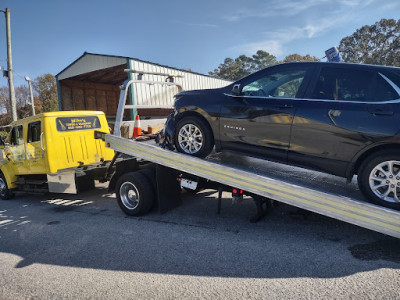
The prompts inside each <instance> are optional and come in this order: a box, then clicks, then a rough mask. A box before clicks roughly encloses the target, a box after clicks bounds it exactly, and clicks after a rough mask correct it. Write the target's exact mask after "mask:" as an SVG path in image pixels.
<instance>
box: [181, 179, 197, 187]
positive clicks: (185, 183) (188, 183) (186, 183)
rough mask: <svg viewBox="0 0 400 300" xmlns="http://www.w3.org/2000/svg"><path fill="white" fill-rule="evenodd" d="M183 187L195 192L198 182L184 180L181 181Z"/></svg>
mask: <svg viewBox="0 0 400 300" xmlns="http://www.w3.org/2000/svg"><path fill="white" fill-rule="evenodd" d="M181 187H183V188H185V189H189V190H195V189H196V188H197V182H196V181H191V180H187V179H182V180H181Z"/></svg>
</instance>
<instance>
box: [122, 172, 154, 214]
mask: <svg viewBox="0 0 400 300" xmlns="http://www.w3.org/2000/svg"><path fill="white" fill-rule="evenodd" d="M115 193H116V195H117V201H118V205H119V206H120V207H121V209H122V210H123V212H124V213H125V214H127V215H129V216H139V215H144V214H146V213H148V212H149V211H150V210H151V209H152V208H153V204H154V191H153V187H152V185H151V183H150V181H149V180H148V179H147V177H146V176H145V175H144V174H142V173H141V172H130V173H126V174H124V175H122V176H121V177H120V178H119V179H118V180H117V184H116V188H115Z"/></svg>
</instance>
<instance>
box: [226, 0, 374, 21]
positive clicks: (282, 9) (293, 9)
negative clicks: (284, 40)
mask: <svg viewBox="0 0 400 300" xmlns="http://www.w3.org/2000/svg"><path fill="white" fill-rule="evenodd" d="M374 1H376V0H337V1H336V2H334V3H335V5H336V6H337V8H338V9H339V10H340V9H349V8H354V7H357V6H362V7H365V6H367V5H369V4H370V3H372V2H374ZM332 3H333V1H330V0H286V1H285V0H272V1H268V2H267V3H265V4H263V5H259V6H258V7H257V5H251V4H249V5H248V6H249V7H252V9H246V8H242V7H241V8H240V9H238V10H236V11H233V12H232V13H230V14H229V15H224V16H223V19H224V20H227V21H231V22H236V21H240V20H243V19H247V18H267V17H271V16H275V17H276V16H296V15H298V14H300V13H303V12H305V11H307V10H309V9H311V8H314V7H318V6H321V7H322V6H324V5H326V4H332ZM321 11H323V9H321Z"/></svg>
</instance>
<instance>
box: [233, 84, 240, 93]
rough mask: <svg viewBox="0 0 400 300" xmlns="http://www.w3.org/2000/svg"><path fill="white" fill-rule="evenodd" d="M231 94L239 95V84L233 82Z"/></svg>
mask: <svg viewBox="0 0 400 300" xmlns="http://www.w3.org/2000/svg"><path fill="white" fill-rule="evenodd" d="M232 95H235V96H240V84H235V85H234V86H233V88H232Z"/></svg>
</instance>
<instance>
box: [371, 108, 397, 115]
mask: <svg viewBox="0 0 400 300" xmlns="http://www.w3.org/2000/svg"><path fill="white" fill-rule="evenodd" d="M371 114H373V115H374V116H393V112H392V111H390V110H381V109H376V110H374V111H372V112H371Z"/></svg>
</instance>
